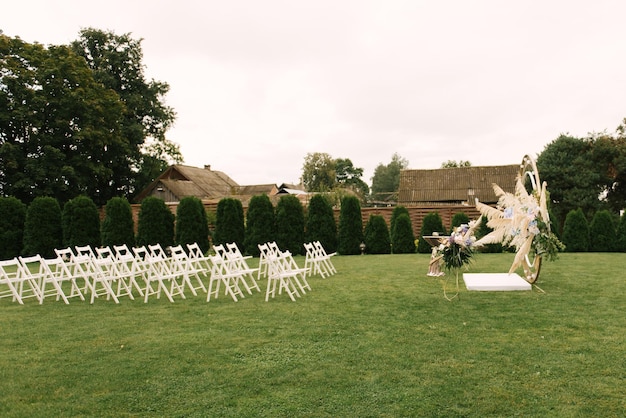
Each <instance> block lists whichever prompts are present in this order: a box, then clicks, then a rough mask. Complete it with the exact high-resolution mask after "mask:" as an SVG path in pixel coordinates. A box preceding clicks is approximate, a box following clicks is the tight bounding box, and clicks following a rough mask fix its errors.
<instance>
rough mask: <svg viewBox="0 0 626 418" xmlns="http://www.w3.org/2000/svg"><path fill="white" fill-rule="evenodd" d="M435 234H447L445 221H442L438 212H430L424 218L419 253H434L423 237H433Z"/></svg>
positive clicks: (418, 247) (418, 246)
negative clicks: (444, 226) (444, 225)
mask: <svg viewBox="0 0 626 418" xmlns="http://www.w3.org/2000/svg"><path fill="white" fill-rule="evenodd" d="M433 232H438V233H439V234H445V230H444V228H443V221H442V220H441V216H439V214H438V213H437V212H430V213H429V214H428V215H426V216H424V221H423V222H422V231H421V233H420V237H419V241H418V244H417V252H418V253H421V254H430V253H431V252H432V248H431V246H430V244H428V243H427V242H426V241H425V240H424V238H422V237H424V236H428V235H432V234H433Z"/></svg>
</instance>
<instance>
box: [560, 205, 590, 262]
mask: <svg viewBox="0 0 626 418" xmlns="http://www.w3.org/2000/svg"><path fill="white" fill-rule="evenodd" d="M563 244H565V251H568V252H571V253H575V252H586V251H589V223H588V222H587V218H586V217H585V214H584V213H583V210H582V209H581V208H578V209H576V210H571V211H570V212H569V213H568V214H567V216H566V217H565V224H564V225H563Z"/></svg>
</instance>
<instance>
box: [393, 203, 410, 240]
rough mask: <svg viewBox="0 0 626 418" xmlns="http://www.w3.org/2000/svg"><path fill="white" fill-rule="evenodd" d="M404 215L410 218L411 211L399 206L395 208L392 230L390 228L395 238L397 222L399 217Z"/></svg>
mask: <svg viewBox="0 0 626 418" xmlns="http://www.w3.org/2000/svg"><path fill="white" fill-rule="evenodd" d="M402 214H406V215H407V216H409V217H410V215H409V210H408V209H407V208H406V207H404V206H401V205H398V206H396V207H395V208H393V211H392V212H391V221H390V228H389V235H390V236H393V234H394V233H395V232H394V231H395V229H396V220H397V219H398V216H400V215H402Z"/></svg>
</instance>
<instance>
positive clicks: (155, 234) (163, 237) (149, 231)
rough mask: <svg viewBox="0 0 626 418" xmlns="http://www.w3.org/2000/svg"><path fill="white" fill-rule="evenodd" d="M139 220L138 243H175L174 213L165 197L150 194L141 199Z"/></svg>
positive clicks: (162, 244)
mask: <svg viewBox="0 0 626 418" xmlns="http://www.w3.org/2000/svg"><path fill="white" fill-rule="evenodd" d="M138 218H139V219H138V222H137V245H140V246H142V245H145V246H148V245H155V244H161V247H163V248H164V249H165V248H167V247H170V246H171V245H172V244H174V214H173V213H172V211H171V210H170V209H169V208H168V207H167V206H166V205H165V202H164V201H163V199H159V198H158V197H154V196H149V197H146V198H145V199H144V200H142V201H141V207H140V208H139V217H138Z"/></svg>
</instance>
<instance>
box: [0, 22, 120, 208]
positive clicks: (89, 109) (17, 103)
mask: <svg viewBox="0 0 626 418" xmlns="http://www.w3.org/2000/svg"><path fill="white" fill-rule="evenodd" d="M0 56H2V57H3V59H1V60H0V193H1V194H3V195H13V196H15V197H17V198H18V199H20V200H22V201H24V202H31V201H32V200H33V199H34V198H36V197H39V196H54V197H55V198H56V199H57V200H59V201H60V202H66V201H68V200H69V199H71V198H74V197H76V196H78V195H81V194H84V195H86V196H89V197H91V198H93V199H94V201H96V202H98V203H99V204H104V202H105V201H106V200H107V199H108V198H109V197H111V196H113V195H115V194H117V190H118V189H120V188H123V187H124V185H123V184H122V183H120V181H118V180H117V179H116V177H115V174H116V172H118V171H120V170H122V168H121V167H120V165H119V160H120V158H123V156H125V155H126V154H127V153H128V152H129V142H128V140H127V138H126V137H125V136H124V134H123V132H122V129H121V126H122V119H123V110H124V106H123V104H122V103H121V102H120V100H119V97H118V95H117V94H116V93H115V92H114V91H112V90H109V89H107V88H105V87H104V86H103V85H102V84H100V83H99V82H97V81H96V80H94V77H93V73H92V71H91V70H90V69H89V67H88V66H87V64H86V63H85V60H84V59H83V58H81V57H80V56H78V55H76V54H75V53H74V52H73V51H72V50H71V49H70V48H68V47H66V46H50V47H48V48H45V47H43V46H42V45H40V44H28V43H26V42H23V41H22V40H20V39H19V38H15V39H12V38H9V37H7V36H4V35H2V34H0Z"/></svg>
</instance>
